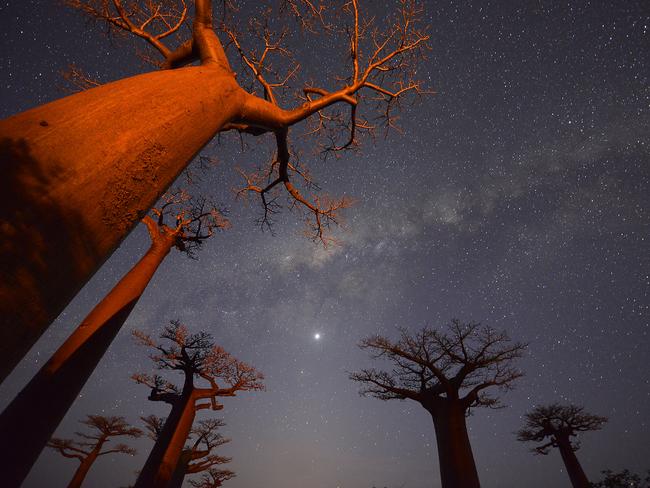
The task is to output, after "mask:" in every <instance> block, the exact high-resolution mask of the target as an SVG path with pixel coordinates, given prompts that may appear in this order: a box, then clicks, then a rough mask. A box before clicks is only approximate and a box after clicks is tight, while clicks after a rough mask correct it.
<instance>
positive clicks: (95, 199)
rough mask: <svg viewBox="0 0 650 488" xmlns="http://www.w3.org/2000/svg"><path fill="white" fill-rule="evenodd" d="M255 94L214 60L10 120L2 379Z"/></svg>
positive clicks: (0, 283)
mask: <svg viewBox="0 0 650 488" xmlns="http://www.w3.org/2000/svg"><path fill="white" fill-rule="evenodd" d="M246 96H247V94H246V93H245V92H244V91H243V90H241V89H240V88H239V87H238V85H237V83H236V82H235V79H234V77H233V76H232V74H231V72H230V71H229V70H227V71H226V70H224V69H223V68H222V67H221V66H220V65H218V64H215V63H210V64H208V65H206V66H198V67H188V68H180V69H176V70H170V71H160V72H153V73H147V74H143V75H139V76H134V77H132V78H127V79H123V80H120V81H116V82H114V83H109V84H106V85H102V86H99V87H97V88H93V89H90V90H87V91H84V92H81V93H77V94H75V95H72V96H69V97H66V98H63V99H61V100H57V101H55V102H52V103H49V104H46V105H43V106H40V107H37V108H34V109H32V110H28V111H26V112H23V113H21V114H18V115H15V116H13V117H10V118H8V119H5V120H2V121H0V164H1V165H2V167H1V168H0V170H1V171H2V175H3V177H2V179H1V180H0V276H2V279H1V280H0V358H1V359H0V379H4V378H5V377H6V375H7V374H8V373H9V372H10V371H11V370H12V369H13V367H14V366H15V365H16V363H17V362H18V361H19V360H20V359H21V358H22V357H23V356H24V355H25V353H26V352H27V350H28V349H29V348H30V347H31V346H32V345H33V343H34V342H35V341H36V340H37V339H38V337H39V336H40V335H41V333H42V332H43V330H45V328H47V326H48V325H49V324H50V323H51V322H52V321H53V320H54V319H55V318H56V317H57V316H58V315H59V313H60V312H61V311H62V310H63V308H64V307H65V306H66V305H67V303H68V302H69V301H70V300H71V299H72V298H73V297H74V295H75V294H76V293H77V292H78V291H79V289H80V288H81V287H82V286H83V285H84V284H85V282H86V281H87V280H88V279H89V278H90V276H92V274H93V273H94V272H95V271H96V270H97V269H98V268H99V266H100V265H101V264H102V263H103V262H104V260H106V258H107V257H108V256H110V254H111V253H112V252H113V250H114V249H115V248H116V247H117V246H118V245H119V243H120V242H121V241H122V239H123V238H124V237H125V236H126V235H127V234H128V233H129V231H130V230H131V229H132V228H133V227H134V225H135V224H136V223H137V222H138V220H139V219H140V218H142V217H143V216H144V214H145V213H146V212H147V211H148V210H149V208H151V206H152V205H153V204H154V203H155V201H156V200H157V199H158V198H159V197H160V196H161V195H162V193H163V192H164V191H165V190H166V189H167V187H168V186H169V185H170V184H171V183H172V182H173V181H174V179H175V178H176V176H177V175H178V174H179V172H180V171H181V170H182V169H183V168H184V167H185V166H186V165H187V164H188V163H189V161H191V160H192V158H193V157H194V156H195V155H196V154H197V152H198V151H199V150H200V149H201V148H202V147H203V146H204V145H205V144H206V143H207V142H209V141H210V140H211V139H212V137H213V136H214V135H215V134H216V133H217V132H218V131H219V130H220V129H221V128H222V127H223V126H224V124H226V123H228V122H229V121H231V120H233V119H235V118H236V116H237V115H238V114H239V112H240V111H241V107H242V106H243V100H244V98H245V97H246Z"/></svg>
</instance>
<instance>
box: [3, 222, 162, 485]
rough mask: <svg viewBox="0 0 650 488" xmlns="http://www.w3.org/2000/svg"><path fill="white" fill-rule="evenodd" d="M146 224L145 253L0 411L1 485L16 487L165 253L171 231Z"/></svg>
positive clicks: (86, 379) (152, 224)
mask: <svg viewBox="0 0 650 488" xmlns="http://www.w3.org/2000/svg"><path fill="white" fill-rule="evenodd" d="M147 227H148V229H149V233H150V236H151V239H152V244H151V247H150V248H149V250H148V251H147V253H146V254H145V255H144V256H143V257H142V258H141V259H140V260H139V261H138V262H137V263H136V265H135V266H134V267H133V268H131V270H130V271H129V272H128V273H127V274H126V275H125V276H124V277H123V278H122V279H121V280H120V281H119V283H118V284H117V285H116V286H115V287H114V288H113V289H112V290H111V291H110V293H109V294H108V295H106V297H105V298H104V299H103V300H102V301H101V302H99V304H98V305H97V306H96V307H95V308H94V309H93V310H92V311H91V312H90V314H89V315H88V316H87V317H86V318H85V319H84V321H83V322H82V323H81V325H80V326H79V327H78V328H77V329H76V330H75V331H74V332H73V333H72V335H70V337H68V339H67V340H66V341H65V342H64V343H63V345H62V346H61V347H60V348H59V349H58V350H57V351H56V352H55V353H54V355H53V356H52V357H51V358H50V360H49V361H48V362H47V363H45V365H44V366H43V367H42V368H41V370H40V371H39V372H38V373H37V374H36V376H34V378H33V379H32V380H31V381H30V382H29V383H28V384H27V386H25V388H23V390H22V391H21V392H20V393H19V394H18V395H17V396H16V398H15V399H14V400H13V401H12V402H11V403H10V404H9V406H8V407H7V408H6V409H5V411H4V412H3V413H2V414H1V415H0V432H2V435H1V436H0V452H2V454H3V455H2V457H3V464H4V469H3V470H2V477H3V486H8V487H13V486H20V484H21V483H22V481H23V480H24V479H25V477H26V476H27V474H28V473H29V470H30V469H31V467H32V465H33V464H34V463H35V462H36V460H37V459H38V456H39V455H40V453H41V451H42V450H43V449H44V448H45V446H46V444H47V441H48V440H49V439H50V437H51V436H52V434H53V433H54V431H55V430H56V428H57V426H58V425H59V423H60V422H61V420H63V417H64V416H65V414H66V413H67V411H68V410H69V408H70V406H71V405H72V404H73V403H74V401H75V400H76V398H77V396H78V395H79V392H80V391H81V390H82V388H83V386H84V385H85V383H86V381H88V378H89V377H90V375H91V374H92V373H93V371H94V370H95V368H96V366H97V364H98V363H99V361H100V359H101V358H102V356H103V355H104V353H105V352H106V350H107V349H108V348H109V346H110V344H111V342H112V341H113V339H114V338H115V335H116V334H117V333H118V331H119V330H120V328H121V327H122V325H123V324H124V322H125V321H126V319H127V318H128V316H129V314H130V312H131V310H132V309H133V307H134V306H135V304H136V303H137V302H138V299H139V298H140V296H141V295H142V293H143V292H144V290H145V288H146V287H147V285H148V284H149V282H150V281H151V278H152V277H153V275H154V273H155V272H156V270H157V269H158V267H159V266H160V263H162V261H163V260H164V259H165V257H166V256H167V255H168V254H169V251H170V249H171V247H172V245H173V243H174V236H173V235H171V234H169V233H167V232H165V231H164V230H159V229H158V228H157V226H156V225H155V224H154V223H153V221H151V222H150V225H148V226H147ZM44 401H45V402H46V404H45V405H44V403H43V402H44ZM21 438H23V439H28V441H26V442H24V443H23V445H22V447H21V449H16V448H15V442H16V439H21ZM82 464H83V463H82ZM80 469H81V467H80ZM5 483H6V484H5Z"/></svg>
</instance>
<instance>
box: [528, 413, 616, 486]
mask: <svg viewBox="0 0 650 488" xmlns="http://www.w3.org/2000/svg"><path fill="white" fill-rule="evenodd" d="M525 419H526V423H525V424H524V428H523V429H521V430H519V431H518V432H517V440H519V441H522V442H544V441H547V442H546V443H544V444H542V445H539V446H537V447H534V448H533V449H531V450H532V451H533V452H534V453H535V454H543V455H546V454H548V451H549V449H550V448H551V447H557V448H558V449H559V450H560V455H561V456H562V461H564V466H565V467H566V471H567V473H568V475H569V478H570V479H571V484H572V485H573V488H589V487H590V486H591V484H590V483H589V480H588V479H587V475H586V474H585V472H584V471H583V469H582V466H580V461H578V458H577V456H576V454H575V451H577V450H578V449H579V448H580V443H579V442H576V441H574V440H573V439H572V438H573V437H576V436H577V435H578V433H579V432H587V431H590V430H600V429H601V428H602V427H603V424H604V423H605V422H607V417H599V416H598V415H592V414H590V413H586V412H585V411H584V407H578V406H576V405H560V404H557V403H553V404H551V405H540V406H538V407H535V408H534V409H533V410H531V411H530V412H528V413H527V414H526V415H525Z"/></svg>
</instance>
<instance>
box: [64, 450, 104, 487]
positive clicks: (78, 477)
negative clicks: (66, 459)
mask: <svg viewBox="0 0 650 488" xmlns="http://www.w3.org/2000/svg"><path fill="white" fill-rule="evenodd" d="M101 447H102V446H101V445H98V447H97V448H95V449H93V451H92V452H91V453H90V454H89V455H88V457H86V458H85V459H84V460H83V461H81V464H80V465H79V467H78V468H77V471H75V473H74V476H73V477H72V479H71V480H70V483H68V488H79V487H80V486H81V484H82V483H83V481H84V480H85V479H86V475H87V474H88V471H90V468H91V466H92V465H93V463H94V462H95V461H96V460H97V458H98V457H99V451H100V449H101Z"/></svg>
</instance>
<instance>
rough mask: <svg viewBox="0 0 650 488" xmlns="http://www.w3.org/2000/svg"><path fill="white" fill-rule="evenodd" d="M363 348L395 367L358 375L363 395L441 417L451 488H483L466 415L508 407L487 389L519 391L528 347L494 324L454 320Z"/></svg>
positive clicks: (446, 480) (444, 472)
mask: <svg viewBox="0 0 650 488" xmlns="http://www.w3.org/2000/svg"><path fill="white" fill-rule="evenodd" d="M359 347H361V348H362V349H367V350H369V351H370V354H371V356H372V357H373V358H374V359H384V360H386V361H387V362H388V363H389V364H391V365H392V366H391V368H390V369H389V370H376V369H374V368H373V369H364V370H361V371H360V372H356V373H352V374H351V375H350V378H351V379H352V380H354V381H358V382H359V383H361V384H362V385H363V387H362V390H361V394H362V395H369V396H373V397H375V398H379V399H380V400H393V399H398V400H404V399H409V400H414V401H416V402H418V403H420V404H421V405H422V406H423V407H424V408H425V409H426V410H427V412H429V414H431V417H432V418H433V426H434V429H435V433H436V441H437V445H438V459H439V462H440V478H441V480H442V486H443V488H478V487H479V486H480V482H479V478H478V474H477V471H476V465H475V462H474V456H473V454H472V447H471V445H470V442H469V438H468V436H467V427H466V423H465V417H466V416H467V415H468V413H469V411H470V409H472V408H474V407H490V408H496V407H498V406H499V405H500V402H499V399H498V398H497V397H494V396H491V395H490V393H488V391H487V390H496V389H500V390H507V389H510V388H512V384H513V382H514V381H515V380H516V379H517V378H519V377H520V376H522V373H521V372H520V371H519V370H518V369H516V368H515V367H514V362H515V360H516V359H517V358H519V357H521V355H522V353H523V351H524V349H525V348H526V345H525V344H522V343H519V342H512V341H511V340H510V338H509V337H508V335H507V334H506V333H505V332H500V333H499V332H496V331H494V330H493V329H492V328H491V327H488V326H484V325H481V324H478V323H468V324H463V323H461V322H459V321H458V320H453V321H452V322H451V323H450V324H449V325H448V326H447V327H446V329H435V328H433V327H428V326H427V327H424V328H423V329H421V330H419V331H417V332H411V331H409V330H407V329H404V328H402V329H400V338H399V339H398V340H397V341H392V340H390V339H388V338H386V337H382V336H374V337H368V338H366V339H364V340H363V341H361V343H360V344H359Z"/></svg>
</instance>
